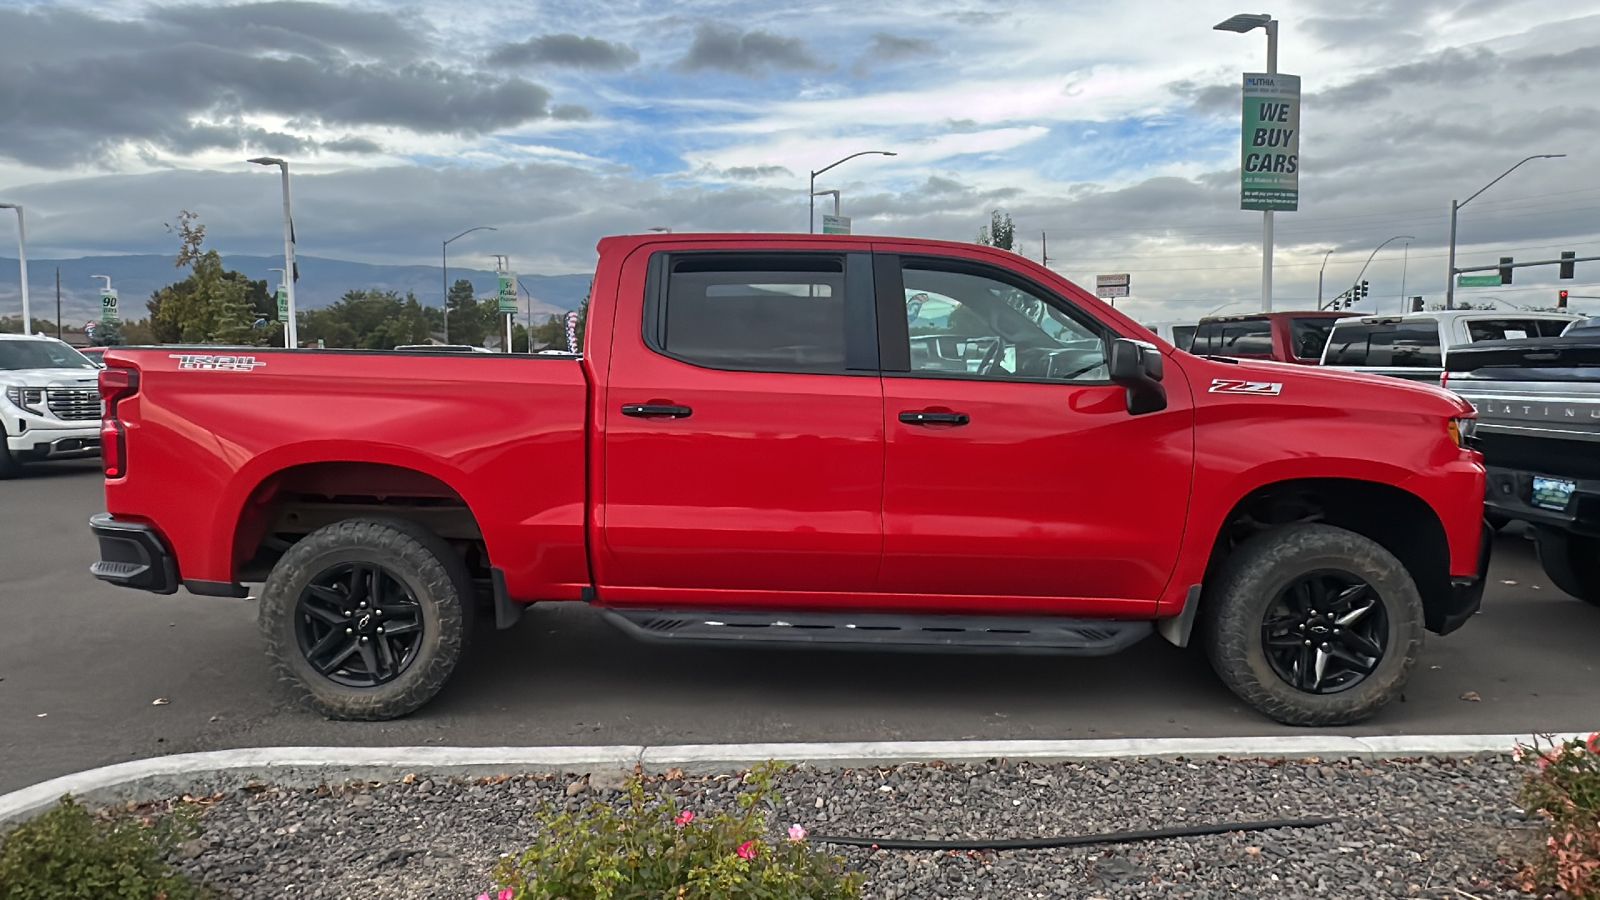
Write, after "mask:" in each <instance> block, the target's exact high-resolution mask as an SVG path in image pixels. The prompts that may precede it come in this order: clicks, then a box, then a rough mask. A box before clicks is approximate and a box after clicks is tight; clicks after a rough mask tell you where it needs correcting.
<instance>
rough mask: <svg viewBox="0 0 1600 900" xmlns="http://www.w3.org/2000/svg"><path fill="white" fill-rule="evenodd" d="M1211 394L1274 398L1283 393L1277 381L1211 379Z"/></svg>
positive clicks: (1280, 384)
mask: <svg viewBox="0 0 1600 900" xmlns="http://www.w3.org/2000/svg"><path fill="white" fill-rule="evenodd" d="M1209 393H1212V394H1263V395H1265V396H1268V397H1276V396H1278V395H1279V394H1281V393H1283V384H1282V383H1281V382H1277V381H1240V380H1239V379H1237V378H1213V379H1211V390H1210V392H1209Z"/></svg>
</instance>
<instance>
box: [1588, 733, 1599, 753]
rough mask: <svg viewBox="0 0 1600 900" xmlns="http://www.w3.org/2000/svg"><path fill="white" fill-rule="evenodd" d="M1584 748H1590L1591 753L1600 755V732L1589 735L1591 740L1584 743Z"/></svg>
mask: <svg viewBox="0 0 1600 900" xmlns="http://www.w3.org/2000/svg"><path fill="white" fill-rule="evenodd" d="M1584 746H1586V747H1588V748H1589V752H1590V753H1600V731H1596V732H1595V733H1594V734H1591V735H1589V740H1587V741H1585V742H1584Z"/></svg>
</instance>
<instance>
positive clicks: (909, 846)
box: [810, 819, 1339, 850]
mask: <svg viewBox="0 0 1600 900" xmlns="http://www.w3.org/2000/svg"><path fill="white" fill-rule="evenodd" d="M1337 821H1339V820H1338V819H1273V820H1270V821H1266V822H1224V823H1222V824H1220V825H1184V826H1181V827H1178V828H1157V829H1155V830H1153V831H1112V832H1107V833H1105V834H1069V835H1063V836H1061V837H1049V838H1021V839H1017V840H1009V841H995V840H975V841H918V840H897V839H894V838H863V837H824V836H821V835H811V836H810V840H812V841H814V842H815V843H818V844H835V845H838V846H842V847H871V848H874V849H877V850H1048V849H1053V848H1056V847H1084V846H1090V845H1093V844H1132V843H1137V842H1139V841H1158V840H1162V839H1164V838H1181V837H1199V836H1200V835H1205V834H1229V833H1231V832H1235V831H1270V830H1272V829H1274V828H1317V827H1319V826H1322V825H1332V824H1333V823H1334V822H1337Z"/></svg>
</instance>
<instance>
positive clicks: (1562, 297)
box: [1556, 291, 1567, 309]
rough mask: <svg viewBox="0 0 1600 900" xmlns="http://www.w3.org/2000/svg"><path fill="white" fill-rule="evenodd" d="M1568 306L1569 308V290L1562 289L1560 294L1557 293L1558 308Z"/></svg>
mask: <svg viewBox="0 0 1600 900" xmlns="http://www.w3.org/2000/svg"><path fill="white" fill-rule="evenodd" d="M1566 308H1567V292H1566V291H1562V292H1561V293H1560V294H1557V295H1556V309H1566Z"/></svg>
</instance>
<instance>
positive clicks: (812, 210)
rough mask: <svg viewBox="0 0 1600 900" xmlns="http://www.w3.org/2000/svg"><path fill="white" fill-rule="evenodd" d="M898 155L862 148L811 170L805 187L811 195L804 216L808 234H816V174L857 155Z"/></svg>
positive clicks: (896, 154) (888, 151)
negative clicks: (809, 183)
mask: <svg viewBox="0 0 1600 900" xmlns="http://www.w3.org/2000/svg"><path fill="white" fill-rule="evenodd" d="M899 155H900V154H898V153H895V152H894V151H892V150H862V151H861V152H860V153H852V154H850V155H849V156H846V157H845V158H844V159H840V160H835V161H833V162H831V163H829V164H827V165H825V166H823V167H822V168H820V169H818V170H816V171H815V172H812V173H811V186H810V187H809V188H807V189H806V191H807V193H809V194H810V195H811V196H809V197H808V198H807V203H808V204H809V208H808V212H807V213H806V216H807V218H806V231H807V233H809V234H816V233H817V176H818V175H821V174H822V173H823V172H826V171H828V170H829V169H831V168H833V167H834V166H837V165H839V164H840V163H843V162H849V161H850V160H852V159H855V158H856V157H858V156H899ZM835 210H837V207H835ZM834 215H838V212H837V211H835V212H834Z"/></svg>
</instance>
